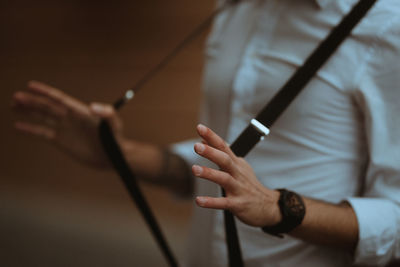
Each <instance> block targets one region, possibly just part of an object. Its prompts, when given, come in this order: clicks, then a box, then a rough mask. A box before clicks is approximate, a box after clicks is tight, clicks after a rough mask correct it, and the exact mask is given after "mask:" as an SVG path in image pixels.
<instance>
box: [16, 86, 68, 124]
mask: <svg viewBox="0 0 400 267" xmlns="http://www.w3.org/2000/svg"><path fill="white" fill-rule="evenodd" d="M14 101H15V108H16V109H17V110H20V111H27V112H29V111H33V112H39V113H42V114H43V115H45V116H49V117H52V118H53V119H61V118H63V117H64V116H65V115H66V114H67V109H66V108H65V107H62V106H60V105H58V104H56V103H54V102H53V101H51V100H50V99H47V98H45V97H42V96H38V95H33V94H30V93H26V92H16V93H15V94H14Z"/></svg>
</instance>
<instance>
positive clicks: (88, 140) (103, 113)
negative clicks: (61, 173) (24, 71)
mask: <svg viewBox="0 0 400 267" xmlns="http://www.w3.org/2000/svg"><path fill="white" fill-rule="evenodd" d="M14 109H15V110H16V111H17V112H18V113H21V114H22V116H23V121H17V122H16V123H15V128H16V129H18V130H20V131H22V132H25V133H28V134H31V135H34V136H38V137H42V138H44V139H45V140H48V141H50V142H51V143H53V144H55V145H56V146H57V147H58V148H60V149H61V150H63V151H64V152H66V153H68V154H70V155H71V156H73V157H75V158H77V159H78V160H79V161H82V162H85V163H89V164H90V165H92V166H94V167H107V166H108V160H107V157H106V155H105V153H104V151H103V148H102V146H101V143H100V140H99V137H98V129H97V127H98V124H99V122H100V119H102V118H104V119H106V120H107V121H108V122H109V123H110V125H111V127H112V128H113V130H114V133H115V136H116V138H117V140H118V141H119V142H120V143H121V142H123V137H122V123H121V120H120V119H119V118H118V116H117V115H116V113H115V111H114V109H113V107H112V106H110V105H103V104H98V103H92V104H90V105H87V104H84V103H83V102H81V101H79V100H77V99H75V98H73V97H71V96H69V95H67V94H65V93H64V92H62V91H60V90H58V89H56V88H53V87H51V86H49V85H46V84H44V83H41V82H37V81H31V82H29V83H28V85H27V91H23V92H22V91H20V92H16V93H15V94H14Z"/></svg>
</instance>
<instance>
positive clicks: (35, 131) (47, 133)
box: [15, 122, 56, 140]
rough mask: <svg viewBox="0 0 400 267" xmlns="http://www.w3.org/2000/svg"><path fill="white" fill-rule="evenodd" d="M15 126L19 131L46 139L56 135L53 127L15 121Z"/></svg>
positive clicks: (51, 138)
mask: <svg viewBox="0 0 400 267" xmlns="http://www.w3.org/2000/svg"><path fill="white" fill-rule="evenodd" d="M15 128H16V129H17V130H19V131H21V132H24V133H27V134H31V135H34V136H37V137H41V138H44V139H46V140H53V139H54V138H55V136H56V132H55V131H54V130H53V129H51V128H49V127H45V126H41V125H37V124H32V123H28V122H16V123H15Z"/></svg>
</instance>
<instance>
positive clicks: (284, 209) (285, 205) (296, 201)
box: [262, 189, 306, 237]
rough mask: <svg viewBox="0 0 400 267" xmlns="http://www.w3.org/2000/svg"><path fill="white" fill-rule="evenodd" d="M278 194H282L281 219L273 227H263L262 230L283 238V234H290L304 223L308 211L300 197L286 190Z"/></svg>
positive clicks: (280, 201) (279, 205)
mask: <svg viewBox="0 0 400 267" xmlns="http://www.w3.org/2000/svg"><path fill="white" fill-rule="evenodd" d="M277 192H279V193H280V196H279V201H278V207H279V211H280V214H281V219H280V221H279V222H278V223H276V224H273V225H272V226H271V225H266V226H264V227H262V230H263V231H264V232H266V233H268V234H272V235H275V236H278V237H283V236H282V234H286V233H289V232H290V231H292V230H293V229H295V228H296V227H297V226H299V225H300V224H301V223H302V222H303V219H304V216H305V211H306V210H305V204H304V202H303V199H302V197H301V196H300V195H298V194H296V193H295V192H291V191H288V190H286V189H278V190H277Z"/></svg>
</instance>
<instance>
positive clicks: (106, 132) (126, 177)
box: [99, 0, 238, 267]
mask: <svg viewBox="0 0 400 267" xmlns="http://www.w3.org/2000/svg"><path fill="white" fill-rule="evenodd" d="M237 2H238V1H237V0H231V1H228V2H227V3H226V4H225V5H223V6H221V7H220V8H218V9H216V10H214V12H213V13H212V14H211V15H209V16H208V17H207V18H206V19H205V20H204V21H203V22H202V23H200V24H199V25H198V26H197V27H196V28H195V29H194V30H193V31H192V32H191V33H189V34H188V35H187V36H186V37H185V38H184V39H183V40H182V41H181V42H180V43H179V44H178V45H177V46H176V47H175V48H174V49H173V50H172V51H171V52H170V53H169V54H168V55H167V56H165V57H164V58H163V59H162V60H161V61H160V62H159V63H158V64H157V65H156V66H155V67H154V68H152V69H151V70H150V71H149V72H147V73H146V75H144V76H143V77H142V78H141V79H140V80H139V81H138V82H137V83H136V84H135V85H134V86H133V87H132V88H131V89H130V90H128V91H127V92H126V93H125V96H124V97H122V98H120V99H118V100H117V101H116V102H115V103H114V108H115V109H116V110H118V109H120V108H121V107H122V106H123V105H124V104H125V103H127V102H128V101H129V100H130V99H131V98H132V97H133V96H134V94H135V92H137V91H138V90H139V89H141V88H142V87H143V85H145V84H146V83H147V82H148V81H149V80H151V79H152V78H153V77H154V76H155V75H156V74H158V73H159V72H160V71H161V70H162V69H163V68H164V67H165V66H166V65H167V64H168V63H169V62H170V61H171V60H172V59H173V58H175V57H176V55H178V54H179V52H181V51H182V50H183V49H184V48H185V47H186V46H187V45H188V44H189V43H190V42H192V41H193V40H194V39H195V38H196V37H197V36H199V35H200V34H201V33H202V32H204V31H205V30H206V29H207V28H208V25H209V24H211V22H212V21H213V19H214V18H215V17H216V16H218V14H220V13H221V12H223V11H224V10H225V9H226V8H227V7H229V6H231V5H232V4H235V3H237ZM99 136H100V141H101V143H102V145H103V148H104V151H105V152H106V154H107V156H108V158H109V160H110V161H111V163H112V165H113V167H114V168H115V170H116V171H117V172H118V174H119V176H120V177H121V180H122V182H123V183H124V185H125V187H126V189H127V190H128V192H129V194H130V196H131V198H132V200H133V201H134V202H135V204H136V206H137V207H138V209H139V211H140V212H141V214H142V216H143V218H144V219H145V221H146V223H147V225H148V226H149V228H150V231H151V233H152V234H153V237H154V239H155V240H156V242H157V244H158V246H159V247H160V249H161V252H162V253H163V255H164V257H165V258H166V260H167V262H168V264H169V266H171V267H177V266H178V262H177V261H176V259H175V257H174V255H173V253H172V250H171V249H170V247H169V246H168V243H167V241H166V239H165V237H164V235H163V233H162V231H161V228H160V226H159V224H158V223H157V220H156V218H155V217H154V215H153V213H152V211H151V209H150V206H149V205H148V203H147V200H146V198H145V197H144V195H143V193H142V191H141V190H140V187H139V185H138V183H137V180H136V177H135V174H134V173H133V172H132V170H131V169H130V167H129V165H128V163H127V162H126V160H125V157H124V155H123V154H122V152H121V149H120V147H119V145H118V143H117V141H116V140H115V136H114V134H113V131H112V129H111V127H110V125H109V124H108V123H107V121H105V120H102V121H101V122H100V125H99Z"/></svg>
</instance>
